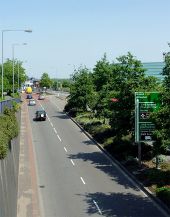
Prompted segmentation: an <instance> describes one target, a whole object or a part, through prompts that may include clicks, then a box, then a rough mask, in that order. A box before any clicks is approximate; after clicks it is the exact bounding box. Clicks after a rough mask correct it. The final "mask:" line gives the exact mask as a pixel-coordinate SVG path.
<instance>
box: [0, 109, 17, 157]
mask: <svg viewBox="0 0 170 217" xmlns="http://www.w3.org/2000/svg"><path fill="white" fill-rule="evenodd" d="M18 129H19V127H18V122H17V119H16V117H15V113H14V110H13V109H9V108H5V109H4V114H3V115H2V116H0V159H3V158H4V157H5V156H6V155H7V151H8V143H9V142H10V141H11V139H13V138H14V137H16V136H17V135H18V131H19V130H18Z"/></svg>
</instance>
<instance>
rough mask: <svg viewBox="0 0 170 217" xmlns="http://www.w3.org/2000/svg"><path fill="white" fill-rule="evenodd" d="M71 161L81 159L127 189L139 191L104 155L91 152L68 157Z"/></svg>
mask: <svg viewBox="0 0 170 217" xmlns="http://www.w3.org/2000/svg"><path fill="white" fill-rule="evenodd" d="M68 157H69V158H70V159H73V160H74V159H79V160H83V161H84V162H89V163H90V164H92V165H93V166H94V167H95V168H96V169H97V170H100V171H101V172H104V173H106V174H107V175H108V176H109V177H110V178H111V179H112V180H114V181H115V182H116V183H118V184H120V185H123V186H124V187H125V188H133V189H136V190H137V189H138V188H137V187H136V186H134V185H133V184H132V183H131V181H130V180H129V179H127V178H126V177H125V175H123V173H122V170H120V169H119V167H118V166H117V165H115V164H114V163H112V162H111V161H110V160H109V159H108V158H107V157H106V156H105V155H104V154H103V153H101V152H91V153H83V152H82V153H78V154H71V155H68Z"/></svg>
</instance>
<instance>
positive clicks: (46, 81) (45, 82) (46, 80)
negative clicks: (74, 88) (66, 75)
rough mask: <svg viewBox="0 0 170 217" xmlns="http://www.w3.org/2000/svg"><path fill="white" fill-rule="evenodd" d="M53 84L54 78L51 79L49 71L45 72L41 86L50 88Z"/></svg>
mask: <svg viewBox="0 0 170 217" xmlns="http://www.w3.org/2000/svg"><path fill="white" fill-rule="evenodd" d="M51 85H52V80H51V79H50V77H49V75H48V73H43V74H42V76H41V79H40V87H46V88H50V87H51Z"/></svg>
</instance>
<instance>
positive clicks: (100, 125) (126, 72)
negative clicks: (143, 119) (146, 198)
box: [65, 53, 170, 207]
mask: <svg viewBox="0 0 170 217" xmlns="http://www.w3.org/2000/svg"><path fill="white" fill-rule="evenodd" d="M165 64H166V65H165V68H164V70H163V75H164V76H165V79H164V81H163V83H162V82H160V81H159V80H158V79H157V78H155V77H153V76H146V75H145V69H144V68H143V66H142V63H141V62H140V61H139V60H137V59H136V58H135V57H134V56H133V55H132V54H131V53H128V54H127V55H123V56H120V57H118V58H117V59H116V62H112V63H110V62H109V61H108V60H107V57H106V55H104V56H103V58H102V59H101V60H99V61H98V62H97V63H96V65H95V66H94V68H93V70H89V69H87V68H86V67H80V68H79V69H77V70H75V73H74V74H73V75H72V81H71V84H70V95H69V98H68V103H67V105H66V106H65V111H66V112H67V113H68V114H69V115H70V116H72V117H73V118H75V120H76V121H77V122H78V123H79V124H80V125H81V126H82V127H83V128H84V129H85V130H86V131H87V132H89V133H90V134H91V135H92V136H93V138H94V139H95V140H96V141H97V142H98V143H100V144H101V146H102V147H103V148H104V149H106V150H107V151H108V152H109V153H110V154H111V155H112V156H114V157H115V158H116V159H117V160H118V161H119V162H121V164H123V165H124V166H125V167H126V168H127V169H128V170H129V171H130V172H131V173H133V174H134V175H135V176H136V177H137V178H138V179H139V180H140V181H141V182H142V183H143V184H144V185H145V186H147V187H149V188H150V189H151V190H152V191H153V192H154V193H155V194H156V195H157V196H158V197H159V198H160V199H162V200H163V201H164V202H165V203H166V204H167V205H168V206H169V207H170V164H169V162H167V161H166V157H165V156H166V155H167V154H168V147H170V106H169V105H170V86H169V84H170V56H168V55H167V56H166V58H165ZM156 91H158V92H160V93H161V95H162V105H161V108H160V110H159V111H158V112H156V113H154V114H153V115H152V119H153V122H154V123H155V126H156V130H155V132H154V138H155V142H154V143H153V145H149V144H148V143H143V144H142V167H139V164H138V149H137V145H136V144H135V142H134V141H135V138H134V136H135V135H134V134H135V132H134V129H135V92H156ZM156 156H159V158H158V159H159V169H157V168H156V161H155V157H156Z"/></svg>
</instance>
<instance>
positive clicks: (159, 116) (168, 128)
mask: <svg viewBox="0 0 170 217" xmlns="http://www.w3.org/2000/svg"><path fill="white" fill-rule="evenodd" d="M162 74H163V75H164V76H165V77H164V81H163V90H162V106H161V108H160V110H159V111H158V112H157V113H154V114H153V115H152V118H153V121H154V123H155V127H156V130H155V132H154V136H155V143H154V150H155V155H158V154H161V152H162V150H166V149H167V147H168V146H169V147H170V54H169V53H168V54H167V55H166V57H165V67H164V69H163V72H162Z"/></svg>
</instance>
